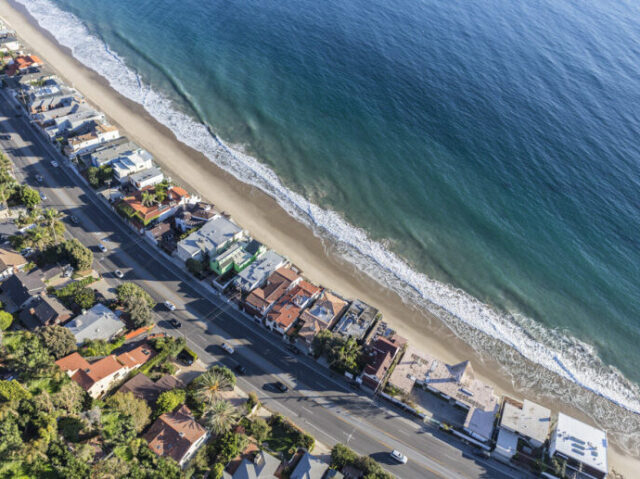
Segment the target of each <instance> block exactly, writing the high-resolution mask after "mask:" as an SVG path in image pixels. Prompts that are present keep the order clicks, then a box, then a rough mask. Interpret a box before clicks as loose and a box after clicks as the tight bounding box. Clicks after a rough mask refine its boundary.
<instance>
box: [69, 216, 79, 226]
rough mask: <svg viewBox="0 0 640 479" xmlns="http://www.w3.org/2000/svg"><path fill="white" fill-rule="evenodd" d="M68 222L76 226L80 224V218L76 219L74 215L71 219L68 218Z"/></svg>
mask: <svg viewBox="0 0 640 479" xmlns="http://www.w3.org/2000/svg"><path fill="white" fill-rule="evenodd" d="M69 220H70V221H71V222H72V223H73V224H74V225H78V224H80V218H78V217H77V216H76V215H72V216H71V217H69Z"/></svg>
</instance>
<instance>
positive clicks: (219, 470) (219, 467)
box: [209, 462, 224, 479]
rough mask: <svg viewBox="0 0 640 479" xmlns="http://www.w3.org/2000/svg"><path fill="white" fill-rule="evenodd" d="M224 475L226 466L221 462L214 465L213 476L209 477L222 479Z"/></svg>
mask: <svg viewBox="0 0 640 479" xmlns="http://www.w3.org/2000/svg"><path fill="white" fill-rule="evenodd" d="M223 474H224V464H222V463H221V462H216V463H215V464H214V465H213V469H211V474H210V475H209V477H211V479H221V478H222V475H223Z"/></svg>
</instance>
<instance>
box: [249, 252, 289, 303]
mask: <svg viewBox="0 0 640 479" xmlns="http://www.w3.org/2000/svg"><path fill="white" fill-rule="evenodd" d="M269 253H270V251H269V252H267V253H266V254H269ZM259 262H260V261H258V263H259ZM254 264H256V263H254ZM251 266H253V265H251ZM251 266H249V268H247V269H245V270H244V271H242V272H241V274H242V273H244V272H245V271H247V270H249V269H251ZM299 280H301V278H300V276H298V274H297V273H296V272H295V271H293V270H292V269H289V268H279V269H277V270H276V271H274V272H273V273H271V275H270V276H269V277H268V278H267V284H266V285H265V286H264V287H262V288H256V289H254V290H253V291H252V292H251V293H250V294H249V296H247V299H246V300H245V302H246V303H247V304H249V305H251V306H253V307H254V308H255V309H258V310H262V309H264V308H266V307H268V306H271V305H272V304H273V303H275V302H276V301H277V300H278V299H280V297H281V296H282V295H283V294H284V293H285V291H286V290H287V288H289V286H291V284H292V283H293V282H294V281H299Z"/></svg>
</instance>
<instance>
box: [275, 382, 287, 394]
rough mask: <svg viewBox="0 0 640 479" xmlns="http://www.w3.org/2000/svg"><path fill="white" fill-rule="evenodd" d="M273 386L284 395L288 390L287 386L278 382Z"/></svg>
mask: <svg viewBox="0 0 640 479" xmlns="http://www.w3.org/2000/svg"><path fill="white" fill-rule="evenodd" d="M273 385H274V387H275V388H276V389H277V390H278V391H280V392H281V393H286V392H287V391H288V390H289V386H287V385H286V384H285V383H283V382H280V381H276V382H275V383H273Z"/></svg>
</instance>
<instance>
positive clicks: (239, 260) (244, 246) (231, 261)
mask: <svg viewBox="0 0 640 479" xmlns="http://www.w3.org/2000/svg"><path fill="white" fill-rule="evenodd" d="M264 250H265V246H264V245H263V244H262V243H260V242H259V241H256V240H254V239H247V240H244V241H238V242H236V243H233V244H232V245H230V246H229V247H228V248H227V249H226V250H225V251H224V252H222V253H220V254H218V255H216V256H214V257H212V258H210V260H209V267H210V268H211V270H212V271H213V272H214V273H216V274H218V275H222V274H225V273H227V272H228V271H231V270H232V269H233V270H234V271H235V272H236V273H239V272H240V271H242V270H243V269H245V268H246V267H247V266H249V265H250V264H251V263H252V262H253V261H254V260H255V259H256V258H257V257H258V255H259V254H260V253H262V252H264Z"/></svg>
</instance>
